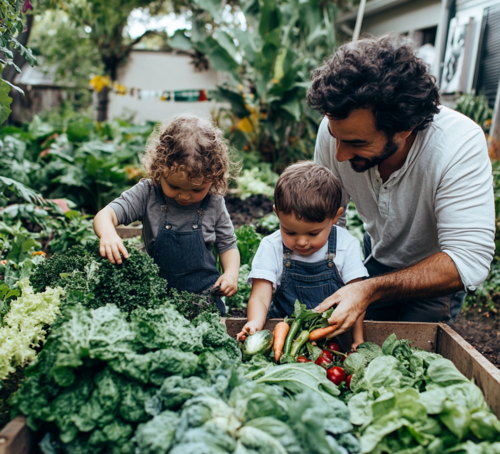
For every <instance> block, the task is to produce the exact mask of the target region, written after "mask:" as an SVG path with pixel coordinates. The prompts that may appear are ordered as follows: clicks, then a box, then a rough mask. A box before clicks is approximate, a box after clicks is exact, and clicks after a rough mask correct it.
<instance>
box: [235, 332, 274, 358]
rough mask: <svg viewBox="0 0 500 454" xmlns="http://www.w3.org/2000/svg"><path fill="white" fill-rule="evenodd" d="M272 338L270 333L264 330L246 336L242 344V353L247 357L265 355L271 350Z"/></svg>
mask: <svg viewBox="0 0 500 454" xmlns="http://www.w3.org/2000/svg"><path fill="white" fill-rule="evenodd" d="M273 342H274V336H273V333H271V331H268V330H267V329H264V330H262V331H257V332H256V333H255V334H252V335H251V336H248V337H247V338H246V339H245V343H244V344H243V353H244V354H245V355H248V356H253V355H257V354H259V353H261V354H266V353H269V352H270V351H271V349H272V348H273Z"/></svg>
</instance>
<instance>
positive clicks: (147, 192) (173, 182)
mask: <svg viewBox="0 0 500 454" xmlns="http://www.w3.org/2000/svg"><path fill="white" fill-rule="evenodd" d="M143 164H144V167H145V169H146V172H147V175H148V179H144V180H142V181H140V182H139V183H138V184H136V185H135V186H134V187H132V188H131V189H129V190H128V191H125V192H124V193H123V194H122V195H121V196H120V197H118V198H117V199H115V200H114V201H113V202H111V203H110V204H109V205H108V206H106V207H105V208H104V209H102V210H101V211H100V212H99V213H97V215H96V217H95V218H94V230H95V233H96V234H97V236H98V237H99V238H100V239H101V243H100V253H101V256H103V257H107V258H108V260H109V261H110V262H111V263H118V264H120V263H122V258H121V255H123V257H124V258H128V252H127V249H126V248H125V246H124V245H123V241H122V240H121V238H120V237H119V236H118V234H117V233H116V228H115V227H116V226H117V225H119V224H130V223H131V222H133V221H137V220H139V221H141V222H142V224H143V237H144V243H145V246H146V250H147V252H148V254H149V255H150V256H151V257H153V259H154V261H155V263H156V264H157V265H158V266H159V267H160V276H161V277H163V278H165V279H166V280H167V282H168V286H169V287H170V288H175V289H177V290H187V291H189V292H192V293H197V294H199V293H202V292H204V291H205V290H208V289H210V290H211V289H212V288H213V287H216V286H220V290H219V294H220V295H224V296H232V295H234V294H235V293H236V290H237V286H238V274H239V267H240V255H239V252H238V249H237V247H236V235H235V234H234V228H233V224H232V223H231V220H230V218H229V213H228V212H227V209H226V205H225V203H224V199H223V197H222V196H223V195H224V194H225V193H226V192H227V180H228V177H229V165H230V159H229V153H228V147H227V145H226V142H225V141H224V139H223V135H222V131H221V130H220V129H218V128H216V127H215V126H214V125H213V124H212V123H211V122H210V121H209V120H206V119H203V118H199V117H196V116H194V115H180V116H178V117H176V118H175V119H174V120H173V121H171V122H170V123H167V124H165V125H163V126H162V127H161V128H160V129H159V131H156V134H155V133H153V134H152V136H151V137H150V139H149V140H148V144H147V146H146V151H145V154H144V156H143ZM213 245H215V247H216V249H217V252H218V253H219V256H220V262H221V265H222V268H223V269H224V274H222V276H221V275H220V274H219V271H218V270H217V266H216V260H215V256H214V254H213V252H212V246H213ZM216 302H217V307H218V308H219V311H221V313H224V312H225V307H224V303H223V302H222V300H220V298H217V299H216Z"/></svg>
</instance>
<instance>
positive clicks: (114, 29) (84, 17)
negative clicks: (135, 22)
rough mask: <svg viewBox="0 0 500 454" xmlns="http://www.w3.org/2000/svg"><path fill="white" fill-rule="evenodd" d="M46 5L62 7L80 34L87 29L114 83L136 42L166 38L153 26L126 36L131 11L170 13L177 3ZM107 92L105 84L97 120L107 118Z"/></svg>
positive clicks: (108, 0)
mask: <svg viewBox="0 0 500 454" xmlns="http://www.w3.org/2000/svg"><path fill="white" fill-rule="evenodd" d="M177 1H179V0H177ZM172 5H173V6H172ZM43 7H44V8H49V9H53V10H57V9H61V8H62V10H63V11H64V13H65V14H66V15H67V17H68V19H69V21H70V23H71V24H72V25H73V26H74V27H75V29H76V30H77V33H81V31H82V30H85V33H86V34H87V35H88V40H89V41H90V43H91V44H92V48H93V49H94V50H95V51H97V52H98V54H99V58H100V62H101V64H102V68H103V72H104V75H106V76H109V79H110V81H111V83H113V82H114V81H115V80H116V78H117V71H118V68H119V67H120V65H122V64H123V63H124V62H125V61H126V59H127V57H128V55H129V54H130V52H131V50H132V49H133V47H134V46H135V45H137V44H138V43H140V42H141V41H142V40H143V39H144V38H146V37H148V36H152V35H162V36H164V37H165V38H166V34H165V33H164V32H160V31H158V30H152V29H147V30H146V31H145V32H144V33H143V34H142V35H141V36H139V37H137V38H135V39H131V38H130V37H128V36H126V33H125V27H126V25H127V22H128V18H129V16H130V13H131V12H132V11H133V10H135V9H137V8H147V9H148V11H149V13H150V15H151V16H155V15H159V14H164V13H167V12H170V9H169V8H172V7H173V8H175V7H177V6H176V3H175V2H174V3H173V4H172V2H170V1H167V0H157V1H151V0H86V1H82V0H47V1H44V3H43ZM42 54H43V50H42ZM108 95H109V89H108V87H107V86H105V87H104V88H103V89H102V90H101V91H100V92H99V95H98V111H97V120H98V121H104V120H105V119H106V118H107V106H108Z"/></svg>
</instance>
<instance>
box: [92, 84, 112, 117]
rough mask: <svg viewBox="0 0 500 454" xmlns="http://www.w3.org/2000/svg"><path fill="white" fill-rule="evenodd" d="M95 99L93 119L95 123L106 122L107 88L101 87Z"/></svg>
mask: <svg viewBox="0 0 500 454" xmlns="http://www.w3.org/2000/svg"><path fill="white" fill-rule="evenodd" d="M96 98H97V99H96V104H95V111H96V115H95V119H96V120H97V121H106V120H107V119H108V104H109V88H108V87H103V89H102V90H101V91H100V92H99V93H96Z"/></svg>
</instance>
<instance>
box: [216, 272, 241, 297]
mask: <svg viewBox="0 0 500 454" xmlns="http://www.w3.org/2000/svg"><path fill="white" fill-rule="evenodd" d="M218 285H220V290H219V293H220V294H221V295H222V296H228V297H229V296H233V295H234V294H235V293H236V292H237V291H238V276H234V275H233V274H229V273H224V274H223V275H222V276H220V277H219V279H217V282H216V283H215V284H214V287H216V286H218Z"/></svg>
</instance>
